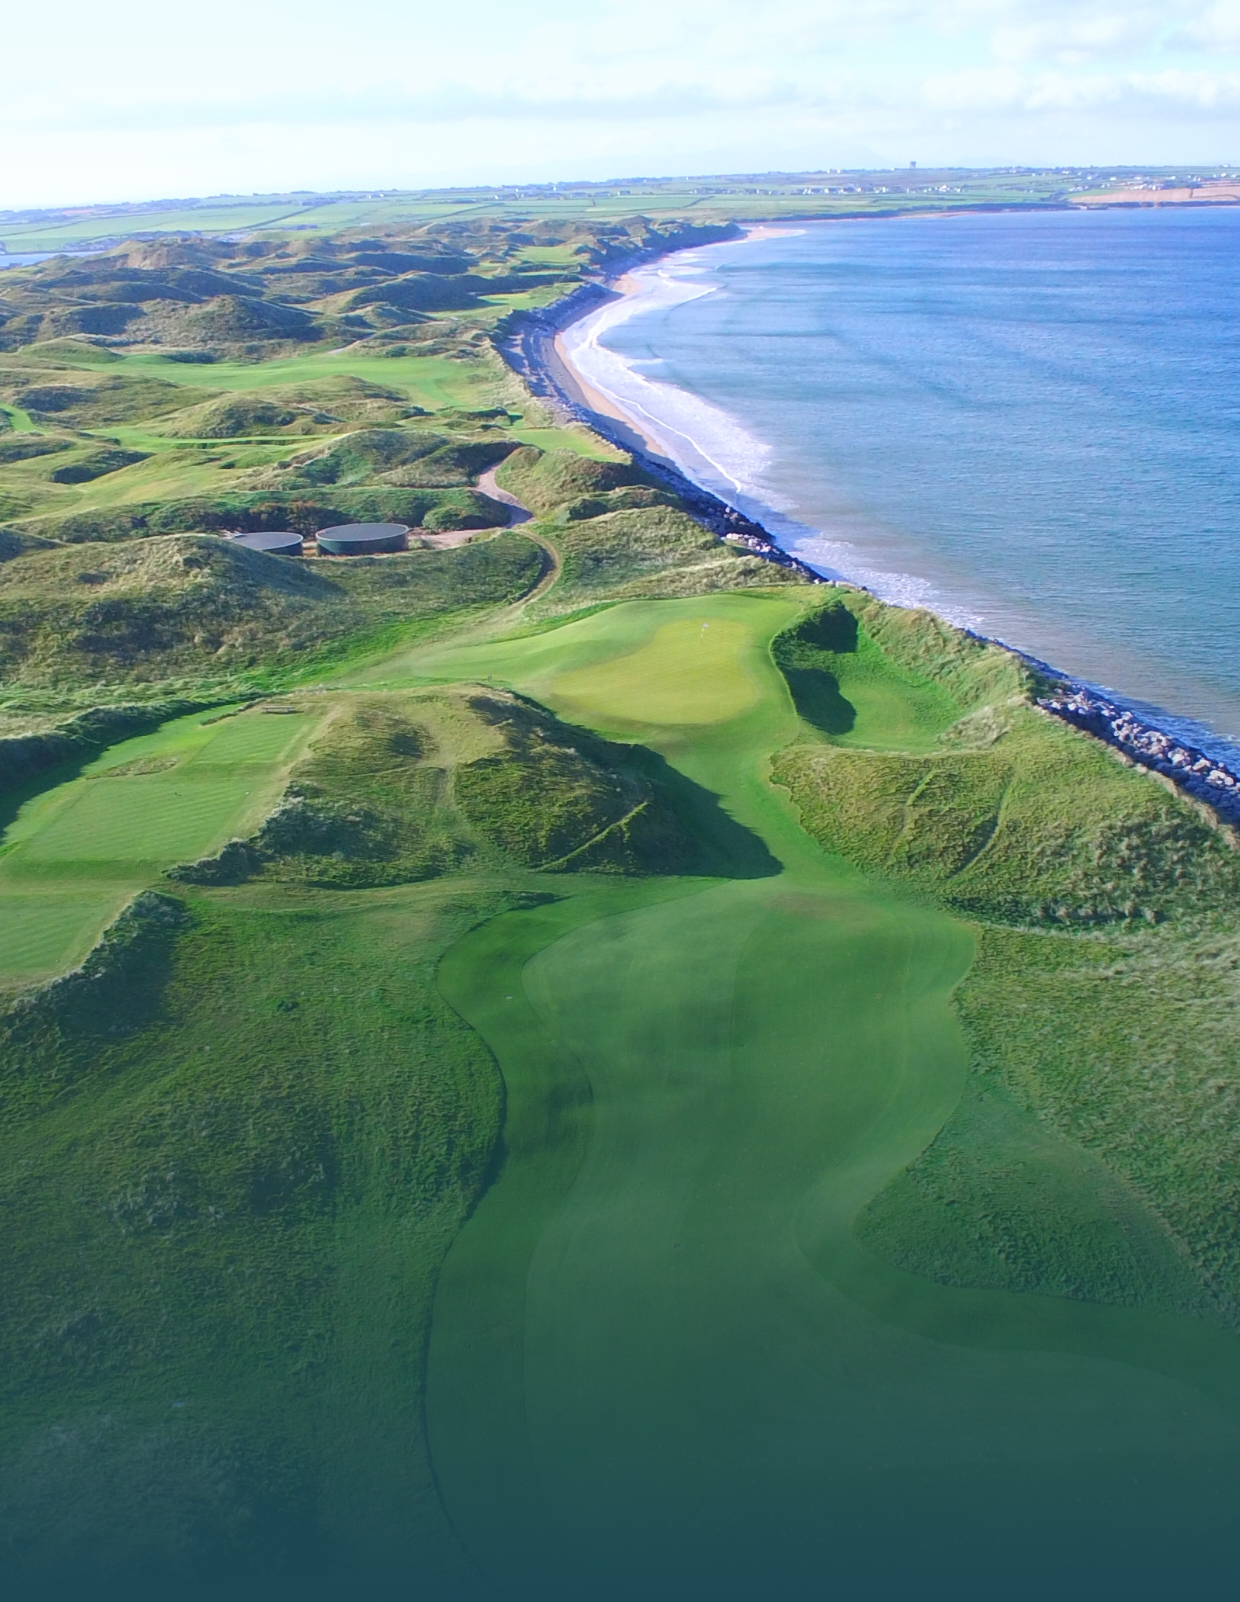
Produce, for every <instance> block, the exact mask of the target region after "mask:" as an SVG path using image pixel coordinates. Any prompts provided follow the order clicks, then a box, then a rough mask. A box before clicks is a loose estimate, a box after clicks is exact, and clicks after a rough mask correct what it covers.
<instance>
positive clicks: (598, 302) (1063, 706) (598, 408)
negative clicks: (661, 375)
mask: <svg viewBox="0 0 1240 1602" xmlns="http://www.w3.org/2000/svg"><path fill="white" fill-rule="evenodd" d="M841 220H846V219H841ZM790 221H792V219H790ZM794 231H799V230H797V229H796V228H795V226H794V227H792V228H789V227H786V226H776V225H772V224H757V225H754V226H753V227H750V228H744V229H743V230H738V235H739V237H738V236H736V235H734V236H733V237H731V238H728V239H723V240H718V241H713V243H719V244H738V243H741V242H748V241H750V240H755V239H762V238H769V237H772V236H773V235H775V234H779V233H788V232H794ZM702 248H704V246H703V245H701V244H694V245H687V246H674V247H673V248H671V249H658V250H651V251H649V252H644V253H642V255H641V256H640V257H638V258H636V259H630V260H629V261H627V262H625V263H624V264H623V266H622V267H621V268H620V270H619V271H615V272H613V274H612V275H611V276H610V277H608V278H607V279H603V280H596V281H593V282H588V283H586V284H583V285H582V286H581V287H580V289H577V290H574V291H573V292H572V293H571V294H569V295H566V296H564V297H563V299H561V300H559V301H555V302H553V303H552V304H551V305H550V306H547V307H543V308H540V309H539V310H537V311H533V312H522V313H518V314H517V316H516V317H515V318H514V319H513V320H512V322H511V323H510V324H509V327H508V328H507V329H506V330H505V331H504V333H503V335H502V336H501V339H500V340H497V348H498V349H499V351H500V354H501V356H502V357H503V358H504V360H505V362H507V364H508V365H509V366H510V367H511V368H512V369H513V370H514V371H515V372H516V373H518V375H519V376H520V377H521V378H522V379H524V381H525V383H526V385H527V387H528V388H529V389H530V390H531V392H532V393H533V394H534V395H536V396H537V397H538V398H539V399H540V400H543V401H545V402H549V403H550V405H551V408H552V410H553V411H557V412H559V413H560V415H561V416H562V417H563V418H564V420H565V421H570V422H578V423H582V424H584V425H585V426H586V427H588V428H590V429H591V430H592V431H593V432H594V433H596V434H598V435H599V436H600V437H601V438H602V439H604V440H606V441H607V442H608V444H611V445H614V446H616V447H617V448H619V449H621V450H624V451H627V452H628V453H629V454H630V455H632V456H633V457H634V459H635V460H636V461H637V463H638V465H639V466H641V467H642V468H644V469H645V470H646V471H647V472H649V473H650V474H651V475H652V476H653V477H655V478H656V479H659V480H660V481H662V482H663V483H664V484H665V485H666V486H667V488H668V489H670V490H671V491H672V492H673V493H675V494H677V495H678V496H680V498H681V499H682V500H683V501H684V503H685V505H686V507H687V509H688V510H689V511H690V513H691V514H692V515H693V516H694V517H695V518H697V520H698V521H699V522H701V523H702V524H703V526H704V527H706V528H708V529H709V530H710V531H711V532H712V533H713V534H715V535H716V536H717V537H719V538H720V539H725V540H727V541H728V542H729V543H730V544H736V545H740V546H743V547H744V548H746V549H747V550H749V551H750V552H752V553H753V554H754V555H756V556H760V557H762V558H763V559H764V560H766V561H770V562H774V563H775V564H777V565H778V566H780V567H786V568H792V569H794V570H796V571H798V572H800V573H802V574H803V575H804V576H805V577H806V578H807V579H808V580H809V582H811V583H814V584H820V585H831V584H835V583H840V584H844V585H846V586H847V587H848V588H850V589H856V590H861V591H863V592H864V593H866V594H873V593H874V592H873V591H872V590H871V589H870V588H869V586H868V585H866V584H863V583H860V582H858V581H856V580H853V579H850V578H848V577H847V575H846V574H841V575H840V576H839V577H838V578H828V577H826V576H825V575H823V574H821V573H819V572H817V571H816V570H815V569H814V568H812V567H811V566H810V565H809V564H808V563H807V562H803V561H802V560H801V559H800V558H799V557H795V556H792V555H790V553H789V552H787V551H786V550H784V549H783V547H782V546H781V545H780V544H779V543H778V541H777V540H776V539H775V537H774V536H773V535H772V534H771V533H770V531H769V530H768V529H766V528H765V527H764V526H763V525H762V524H761V523H759V522H757V521H756V520H755V519H753V518H751V517H749V516H748V515H747V514H746V513H744V512H741V511H740V510H738V509H737V508H736V507H734V506H731V505H730V504H729V503H728V502H727V501H726V500H724V499H723V498H722V497H721V496H719V495H717V494H716V493H714V492H713V491H712V490H709V489H706V488H705V487H704V486H703V485H701V484H699V483H697V482H696V480H694V479H693V478H691V477H690V476H689V474H688V472H687V471H686V470H685V469H684V468H683V467H682V466H681V465H680V464H679V463H678V462H676V461H674V460H673V459H672V458H671V456H670V455H669V454H668V453H667V450H666V447H665V446H664V445H663V444H662V442H661V441H660V440H658V438H657V437H656V436H655V435H654V433H653V431H651V432H649V433H648V432H647V431H646V430H645V429H644V428H643V427H642V425H641V423H640V422H639V421H638V420H637V419H636V418H634V417H632V416H631V415H629V414H628V413H626V412H625V411H624V409H623V406H622V405H621V403H620V402H619V401H617V400H614V399H613V398H612V397H611V396H609V395H607V394H605V393H603V392H601V391H600V390H598V389H597V388H596V387H595V386H594V385H593V384H592V383H591V382H590V380H589V379H588V378H587V377H586V376H585V375H584V374H583V373H582V372H581V371H580V370H579V369H578V368H577V367H576V366H575V365H574V364H573V361H572V357H571V355H570V353H569V351H568V349H567V347H566V345H565V343H564V337H563V336H564V334H565V333H566V332H567V330H568V329H569V328H570V327H572V326H573V325H574V324H575V323H578V322H580V321H582V320H583V319H584V318H586V317H589V316H591V315H592V314H593V313H594V312H597V311H601V310H602V308H603V307H604V306H607V305H609V304H615V303H616V302H618V301H620V300H622V299H624V298H626V297H628V296H632V295H634V294H637V293H639V292H640V287H641V286H639V285H638V284H637V283H636V282H635V281H634V280H633V278H632V273H633V271H634V269H636V268H637V267H644V266H651V265H653V264H654V263H655V262H657V261H665V260H669V259H670V258H671V257H673V256H676V255H680V254H682V253H683V252H685V251H688V250H700V249H702ZM888 604H891V605H896V604H899V603H897V602H889V603H888ZM918 606H919V607H920V609H923V610H926V611H931V612H934V608H933V607H921V606H920V603H918ZM935 615H936V616H939V615H940V614H938V613H935ZM943 621H944V622H950V620H949V619H943ZM951 627H953V628H958V629H960V631H961V632H962V633H964V634H967V635H969V636H970V637H971V638H973V639H976V640H981V641H983V642H985V643H986V644H988V645H996V646H998V647H999V648H1000V649H1001V650H1004V651H1007V652H1008V653H1009V654H1010V655H1012V656H1015V657H1017V658H1018V659H1019V660H1020V661H1021V662H1023V663H1025V665H1026V666H1027V667H1029V668H1031V669H1032V670H1033V671H1034V672H1035V673H1036V674H1038V675H1039V677H1041V678H1042V679H1044V680H1047V681H1049V682H1048V684H1047V689H1048V691H1049V692H1050V693H1048V694H1047V695H1044V696H1039V697H1037V698H1035V705H1037V706H1038V707H1039V708H1040V709H1041V710H1042V711H1043V712H1045V713H1046V714H1047V715H1048V716H1050V717H1054V718H1056V719H1058V720H1059V721H1060V722H1063V723H1066V724H1068V726H1069V727H1071V728H1074V729H1076V730H1077V731H1078V732H1079V733H1082V734H1085V735H1088V736H1090V737H1091V738H1093V739H1096V740H1098V741H1100V742H1101V743H1102V744H1104V745H1106V746H1107V747H1108V748H1109V749H1110V750H1111V751H1112V752H1113V753H1114V754H1115V755H1116V756H1117V758H1118V759H1119V760H1121V761H1123V762H1125V763H1127V764H1129V765H1131V766H1133V767H1135V768H1136V769H1137V770H1138V771H1140V772H1143V773H1147V774H1150V775H1152V776H1153V777H1154V778H1155V779H1156V780H1157V781H1159V782H1162V783H1164V784H1169V785H1170V786H1171V787H1172V788H1173V789H1174V790H1175V791H1176V793H1178V794H1179V795H1180V796H1181V797H1182V798H1183V799H1185V800H1187V801H1188V802H1189V804H1190V805H1193V806H1194V807H1196V808H1197V809H1198V810H1204V811H1205V812H1206V813H1207V814H1208V815H1209V817H1208V820H1207V821H1210V820H1212V821H1213V822H1214V823H1215V824H1216V825H1217V826H1218V827H1220V828H1222V829H1223V831H1224V833H1225V834H1226V835H1227V837H1228V839H1229V841H1230V843H1231V844H1232V845H1233V846H1235V847H1237V848H1240V837H1238V836H1237V834H1236V832H1235V830H1236V828H1237V826H1240V773H1238V772H1236V771H1235V770H1234V769H1233V768H1231V767H1229V766H1228V765H1227V764H1226V763H1224V762H1222V761H1221V760H1218V759H1216V758H1214V757H1211V756H1209V755H1208V754H1207V753H1206V752H1205V751H1203V750H1202V749H1200V748H1199V747H1197V746H1194V745H1191V744H1189V743H1188V742H1187V741H1185V740H1182V739H1181V738H1179V737H1178V736H1176V735H1174V734H1171V733H1169V732H1168V731H1167V730H1166V729H1164V728H1161V727H1160V726H1159V725H1158V724H1157V723H1155V722H1150V721H1147V720H1146V719H1145V718H1144V717H1143V716H1140V715H1138V712H1137V710H1136V709H1135V707H1133V706H1132V705H1125V704H1124V700H1123V698H1122V697H1116V696H1115V692H1113V691H1112V692H1109V693H1104V692H1103V691H1102V690H1101V688H1100V687H1099V686H1097V685H1093V684H1089V683H1087V682H1085V681H1082V680H1079V679H1076V678H1074V677H1073V676H1072V675H1071V674H1069V673H1063V672H1061V671H1060V670H1059V669H1057V668H1055V667H1052V666H1051V665H1050V664H1049V663H1046V662H1043V661H1041V660H1039V659H1038V658H1037V657H1034V656H1031V655H1030V654H1029V653H1028V652H1026V651H1022V650H1020V649H1018V648H1017V647H1016V646H1012V645H1009V644H1008V643H1007V641H1006V640H1000V639H996V638H994V637H993V636H990V635H985V634H980V633H978V632H977V631H976V630H974V629H970V628H965V627H962V626H961V625H960V624H959V623H951ZM1166 717H1167V719H1168V720H1169V721H1172V722H1174V721H1176V719H1175V715H1174V714H1173V713H1170V712H1168V713H1166Z"/></svg>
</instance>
